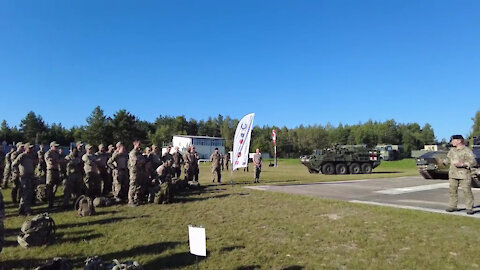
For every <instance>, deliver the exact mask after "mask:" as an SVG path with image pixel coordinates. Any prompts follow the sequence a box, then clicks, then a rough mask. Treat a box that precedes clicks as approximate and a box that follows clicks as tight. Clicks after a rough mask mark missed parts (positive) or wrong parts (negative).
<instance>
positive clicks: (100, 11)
mask: <svg viewBox="0 0 480 270" xmlns="http://www.w3.org/2000/svg"><path fill="white" fill-rule="evenodd" d="M478 10H480V2H478V1H380V0H378V1H208V0H206V1H193V0H192V1H181V0H180V1H119V0H116V1H63V0H62V1H60V0H58V1H51V0H47V1H19V0H3V1H0V98H1V106H0V119H6V120H7V122H8V123H9V124H10V125H18V123H19V122H20V120H21V119H22V118H23V117H24V116H25V115H26V114H27V112H28V111H30V110H33V111H35V112H36V113H38V114H40V115H41V116H42V117H43V118H44V120H45V121H46V122H48V123H52V122H61V123H62V124H63V125H65V126H67V127H70V126H72V125H82V124H85V119H86V117H87V116H88V115H89V114H90V113H91V111H92V110H93V108H94V107H95V106H97V105H100V106H101V107H102V108H103V109H104V110H105V112H106V114H108V115H113V114H114V113H115V112H116V111H117V110H119V109H123V108H124V109H127V110H128V111H130V112H131V113H133V114H135V115H136V116H138V117H139V118H140V119H143V120H148V121H153V120H154V119H155V118H156V117H157V116H158V115H160V114H162V115H172V116H176V115H185V116H186V117H187V118H195V119H198V120H200V119H206V118H208V117H209V116H216V115H218V114H222V115H230V116H232V117H236V118H240V117H242V116H243V115H244V114H246V113H250V112H255V113H256V118H255V123H256V124H257V125H277V126H283V125H286V126H287V127H295V126H298V125H300V124H304V125H309V124H321V125H325V124H327V123H331V124H333V125H337V124H338V123H343V124H357V123H359V122H366V121H368V120H370V119H371V120H377V121H384V120H387V119H395V120H396V121H397V122H401V123H407V122H418V123H419V124H420V125H423V124H425V123H430V124H431V125H432V126H433V128H434V130H435V132H436V136H437V139H441V138H448V137H449V136H450V135H451V134H453V133H460V134H467V133H469V131H470V129H471V126H472V123H473V122H472V120H471V118H472V117H473V116H474V114H475V112H476V111H477V110H480V84H479V81H480V78H479V76H478V75H479V71H480V69H479V68H480V50H479V48H480V33H479V29H480V28H479V25H480V16H478Z"/></svg>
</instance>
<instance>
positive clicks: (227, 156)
mask: <svg viewBox="0 0 480 270" xmlns="http://www.w3.org/2000/svg"><path fill="white" fill-rule="evenodd" d="M223 162H224V163H225V169H226V170H227V171H228V166H229V165H230V153H226V154H225V155H224V156H223Z"/></svg>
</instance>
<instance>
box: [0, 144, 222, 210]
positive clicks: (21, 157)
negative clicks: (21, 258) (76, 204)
mask: <svg viewBox="0 0 480 270" xmlns="http://www.w3.org/2000/svg"><path fill="white" fill-rule="evenodd" d="M140 144H141V142H140V141H134V142H133V149H132V150H131V151H130V152H127V150H126V146H125V145H124V144H123V143H121V142H118V143H117V144H116V145H115V146H114V145H109V146H107V147H106V146H105V145H103V144H100V145H98V147H97V149H98V151H96V152H95V151H94V146H93V145H90V144H87V145H84V144H83V143H82V142H77V144H76V147H74V148H73V149H71V151H70V153H69V154H68V155H64V154H63V151H62V148H60V147H59V144H58V143H56V142H55V141H53V142H51V143H50V148H49V149H48V151H46V152H44V148H45V147H44V146H43V145H41V146H40V149H39V150H38V151H37V152H35V151H34V145H33V144H30V143H25V144H23V143H21V142H20V143H17V144H16V145H15V146H14V147H12V148H11V149H10V152H8V153H7V154H6V155H2V154H3V149H2V148H0V155H1V156H0V170H1V171H0V173H1V172H2V171H3V187H5V188H6V187H8V185H9V184H11V185H12V191H11V195H12V201H13V203H17V202H18V201H19V214H21V215H30V214H31V213H32V211H31V205H32V203H35V190H38V188H39V187H40V185H43V187H44V190H45V196H46V197H47V199H46V201H47V202H48V207H49V208H51V207H53V206H54V201H55V193H56V191H57V188H58V187H59V186H60V185H61V184H62V183H63V182H64V196H63V207H65V208H69V207H70V205H71V200H72V199H74V201H75V200H76V198H78V197H79V196H80V195H87V196H89V197H91V198H92V199H93V198H96V197H101V196H105V197H107V196H109V197H113V199H114V200H115V201H116V202H119V203H120V202H128V204H129V205H130V206H132V207H135V206H137V205H139V204H143V203H147V202H148V203H153V202H154V201H155V198H158V200H157V202H158V203H169V202H172V200H173V194H174V192H175V190H179V189H182V188H185V187H186V186H188V185H189V183H193V184H195V183H196V184H197V185H198V176H199V172H200V170H199V167H198V161H199V155H198V153H197V152H196V151H195V146H190V147H188V148H187V149H186V151H185V152H184V154H183V155H182V154H181V153H180V152H179V149H178V147H175V148H174V149H173V151H172V148H171V147H168V148H167V149H166V151H165V153H164V154H163V155H162V152H161V149H160V148H159V147H157V146H156V145H152V146H151V147H146V148H145V150H144V151H142V149H141V148H140ZM0 147H2V146H0ZM227 156H228V155H227ZM3 160H4V161H3ZM211 160H212V161H213V160H214V161H215V162H212V172H213V173H214V174H215V175H216V176H217V181H218V182H220V179H221V174H220V168H222V169H224V168H225V167H226V168H227V170H228V160H229V159H228V157H227V158H225V157H224V156H223V155H221V154H220V153H218V149H217V150H216V151H215V153H214V154H212V156H211ZM225 160H227V162H225ZM182 167H183V169H184V179H180V176H181V173H182ZM214 180H215V178H214Z"/></svg>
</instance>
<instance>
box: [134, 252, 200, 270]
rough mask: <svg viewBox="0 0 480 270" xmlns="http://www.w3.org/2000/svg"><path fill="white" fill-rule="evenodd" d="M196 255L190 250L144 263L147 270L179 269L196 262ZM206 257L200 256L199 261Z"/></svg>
mask: <svg viewBox="0 0 480 270" xmlns="http://www.w3.org/2000/svg"><path fill="white" fill-rule="evenodd" d="M196 259H197V258H196V256H195V255H192V254H190V253H188V252H181V253H176V254H172V255H168V256H166V257H161V258H157V259H154V260H153V261H150V262H148V263H146V264H144V265H143V267H144V269H145V270H158V269H177V268H182V267H186V266H189V265H194V264H196ZM203 259H204V257H198V261H199V262H200V261H201V260H203Z"/></svg>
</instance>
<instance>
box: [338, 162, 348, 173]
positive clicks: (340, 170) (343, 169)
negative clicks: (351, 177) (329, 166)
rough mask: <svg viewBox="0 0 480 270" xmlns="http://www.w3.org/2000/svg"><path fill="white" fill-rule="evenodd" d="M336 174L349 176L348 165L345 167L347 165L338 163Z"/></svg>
mask: <svg viewBox="0 0 480 270" xmlns="http://www.w3.org/2000/svg"><path fill="white" fill-rule="evenodd" d="M335 172H336V173H337V174H347V173H348V170H347V165H345V163H338V164H337V165H336V166H335Z"/></svg>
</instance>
